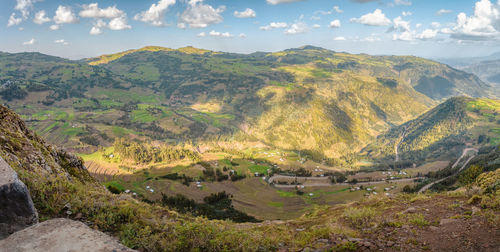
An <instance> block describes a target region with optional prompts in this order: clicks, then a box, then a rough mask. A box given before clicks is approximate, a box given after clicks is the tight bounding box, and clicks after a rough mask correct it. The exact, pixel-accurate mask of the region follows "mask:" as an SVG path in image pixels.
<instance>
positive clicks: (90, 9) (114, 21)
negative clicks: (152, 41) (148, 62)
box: [78, 3, 132, 35]
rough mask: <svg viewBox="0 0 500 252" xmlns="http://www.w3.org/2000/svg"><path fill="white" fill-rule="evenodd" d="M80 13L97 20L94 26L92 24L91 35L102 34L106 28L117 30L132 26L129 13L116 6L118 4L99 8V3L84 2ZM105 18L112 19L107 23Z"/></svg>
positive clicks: (81, 15)
mask: <svg viewBox="0 0 500 252" xmlns="http://www.w3.org/2000/svg"><path fill="white" fill-rule="evenodd" d="M78 15H80V17H83V18H93V19H94V20H95V21H94V26H92V28H91V29H90V32H89V33H90V34H91V35H99V34H102V33H103V30H104V29H105V28H108V29H111V30H115V31H116V30H124V29H130V28H132V27H131V26H130V25H128V23H127V14H126V13H125V12H124V11H122V10H120V9H118V8H116V5H115V6H109V7H107V8H99V4H98V3H92V4H84V5H82V10H81V11H80V13H79V14H78ZM104 19H111V20H110V21H109V23H106V21H104Z"/></svg>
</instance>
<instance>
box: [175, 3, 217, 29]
mask: <svg viewBox="0 0 500 252" xmlns="http://www.w3.org/2000/svg"><path fill="white" fill-rule="evenodd" d="M225 10H226V6H224V5H222V6H219V7H218V8H217V9H215V8H214V7H212V6H210V5H208V4H204V3H203V0H189V2H188V7H187V9H186V10H185V11H184V12H183V13H182V14H181V16H180V17H179V22H178V23H181V24H184V26H185V25H186V24H187V25H189V27H190V28H205V27H208V26H209V25H212V24H218V23H220V22H222V21H223V20H224V18H223V17H222V16H221V14H222V13H223V12H224V11H225Z"/></svg>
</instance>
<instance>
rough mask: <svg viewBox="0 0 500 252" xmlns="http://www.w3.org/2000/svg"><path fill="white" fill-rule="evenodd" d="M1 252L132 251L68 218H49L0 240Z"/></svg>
mask: <svg viewBox="0 0 500 252" xmlns="http://www.w3.org/2000/svg"><path fill="white" fill-rule="evenodd" d="M0 251H10V252H28V251H29V252H37V251H40V252H46V251H51V252H59V251H61V252H63V251H64V252H67V251H79V252H87V251H88V252H91V251H92V252H94V251H95V252H99V251H103V252H104V251H106V252H107V251H116V252H119V251H127V252H128V251H135V250H132V249H129V248H127V247H125V246H123V245H121V244H120V243H118V241H116V240H115V239H114V238H112V237H110V236H108V235H106V234H104V233H102V232H100V231H97V230H93V229H91V228H89V227H88V226H86V225H85V224H83V223H81V222H78V221H73V220H69V219H51V220H48V221H45V222H42V223H39V224H36V225H34V226H31V227H29V228H26V229H24V230H22V231H18V232H16V233H14V234H12V235H11V236H9V237H8V238H6V239H4V240H0Z"/></svg>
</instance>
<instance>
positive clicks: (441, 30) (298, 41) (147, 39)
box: [0, 0, 500, 59]
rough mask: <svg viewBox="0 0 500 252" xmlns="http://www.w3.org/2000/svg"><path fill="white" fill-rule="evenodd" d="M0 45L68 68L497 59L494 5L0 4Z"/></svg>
mask: <svg viewBox="0 0 500 252" xmlns="http://www.w3.org/2000/svg"><path fill="white" fill-rule="evenodd" d="M0 38H1V39H0V51H5V52H25V51H37V52H41V53H45V54H49V55H55V56H60V57H65V58H70V59H81V58H86V57H94V56H98V55H102V54H109V53H116V52H120V51H124V50H128V49H134V48H141V47H144V46H149V45H155V46H164V47H170V48H179V47H184V46H194V47H198V48H204V49H209V50H215V51H224V52H238V53H252V52H256V51H266V52H271V51H280V50H284V49H288V48H295V47H300V46H303V45H314V46H319V47H323V48H327V49H330V50H334V51H345V52H350V53H367V54H377V55H380V54H384V55H416V56H421V57H428V58H458V57H477V56H486V55H490V54H493V53H495V52H499V51H500V0H141V1H138V0H91V1H87V0H76V1H73V0H0Z"/></svg>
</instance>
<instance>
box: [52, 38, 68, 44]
mask: <svg viewBox="0 0 500 252" xmlns="http://www.w3.org/2000/svg"><path fill="white" fill-rule="evenodd" d="M54 43H56V44H61V45H69V43H68V42H66V41H65V40H64V39H56V40H54Z"/></svg>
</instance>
